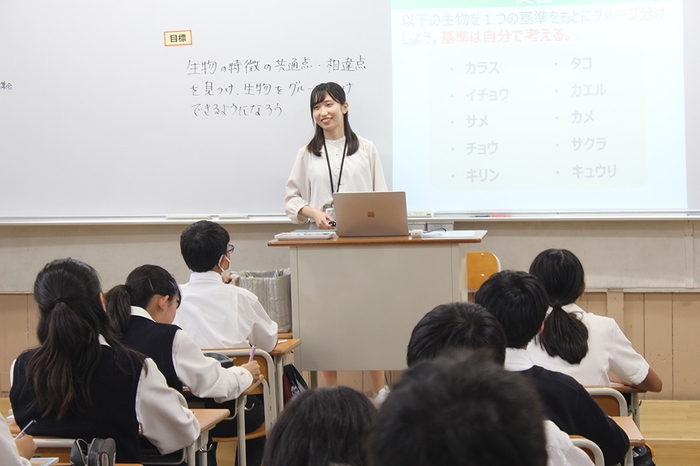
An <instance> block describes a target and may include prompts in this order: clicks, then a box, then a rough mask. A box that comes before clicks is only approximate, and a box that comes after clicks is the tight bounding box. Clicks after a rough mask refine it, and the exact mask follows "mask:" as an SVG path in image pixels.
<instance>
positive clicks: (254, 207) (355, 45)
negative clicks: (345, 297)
mask: <svg viewBox="0 0 700 466" xmlns="http://www.w3.org/2000/svg"><path fill="white" fill-rule="evenodd" d="M388 23H389V9H388V3H387V2H377V1H374V0H360V1H357V0H352V1H348V0H341V1H333V2H327V1H318V0H301V1H292V2H289V1H279V0H263V1H254V2H253V1H231V0H225V1H222V0H211V1H209V0H208V1H206V2H199V1H193V0H147V1H142V0H138V1H137V0H105V1H99V2H93V1H87V0H70V1H68V0H58V1H56V0H38V1H31V2H27V1H24V0H5V1H3V4H2V14H0V44H2V46H0V82H2V83H3V89H2V90H1V91H0V154H2V160H3V163H2V170H0V218H4V219H12V218H47V219H48V218H61V217H63V218H69V219H71V218H72V219H78V218H84V217H98V218H117V219H119V218H125V219H127V218H128V219H134V218H138V217H148V218H173V217H177V216H198V215H200V214H201V215H207V216H209V215H214V216H218V215H223V216H225V215H230V216H233V217H236V216H237V215H241V214H282V213H283V212H284V196H285V192H284V187H285V183H286V181H287V177H288V176H289V172H290V171H291V168H292V164H293V162H294V158H295V156H296V154H297V151H298V150H299V148H300V147H302V146H303V145H305V144H306V143H307V142H308V141H309V139H310V138H311V136H312V135H313V122H312V119H311V115H310V110H309V93H310V91H311V89H312V88H313V87H314V86H315V85H316V84H318V83H320V82H327V81H335V82H338V83H339V84H341V85H342V86H344V88H345V90H346V93H347V97H348V102H349V104H350V107H349V118H350V121H351V123H352V124H353V129H354V130H355V131H356V132H357V133H358V134H360V135H362V136H364V137H366V138H367V139H369V140H371V141H373V142H374V143H375V145H376V146H377V148H378V150H379V152H380V156H381V158H382V160H383V161H384V164H385V165H386V166H387V168H388V169H390V168H391V130H390V128H391V111H390V107H391V97H390V96H391V87H390V86H391V84H390V80H391V69H390V61H391V55H390V41H389V30H388V29H387V28H386V25H387V24H388ZM169 31H170V32H172V33H177V34H182V33H183V31H189V33H190V34H191V45H175V46H170V45H169V46H166V45H165V39H166V38H167V37H168V35H169V34H170V33H169ZM173 31H174V32H173ZM8 85H9V86H10V89H8V88H7V86H8Z"/></svg>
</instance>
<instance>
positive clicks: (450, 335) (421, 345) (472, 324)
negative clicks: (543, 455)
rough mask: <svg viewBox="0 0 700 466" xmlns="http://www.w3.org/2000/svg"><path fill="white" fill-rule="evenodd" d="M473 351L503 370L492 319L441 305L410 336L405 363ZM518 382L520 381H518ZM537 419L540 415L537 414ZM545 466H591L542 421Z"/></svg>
mask: <svg viewBox="0 0 700 466" xmlns="http://www.w3.org/2000/svg"><path fill="white" fill-rule="evenodd" d="M454 349H473V350H478V351H481V352H483V353H484V354H486V355H488V359H489V360H491V361H493V362H495V363H496V364H498V365H499V366H503V363H504V361H505V358H506V336H505V334H504V333H503V329H502V328H501V325H500V324H499V323H498V321H497V320H496V318H495V317H494V316H493V315H492V314H491V313H489V312H488V311H487V310H486V309H484V308H483V307H481V306H479V305H478V304H472V303H465V302H456V303H449V304H442V305H440V306H437V307H436V308H435V309H433V310H432V311H430V312H428V313H427V314H426V315H425V316H424V317H423V318H422V319H421V320H420V321H419V322H418V324H416V326H415V327H414V328H413V332H412V333H411V339H410V340H409V342H408V349H407V351H406V362H407V364H408V366H409V367H413V366H414V365H415V364H416V363H418V362H420V361H425V360H430V359H434V358H436V357H438V356H440V355H441V354H443V353H444V352H446V351H449V350H454ZM518 381H519V382H522V380H520V379H518ZM540 416H541V414H540ZM544 432H545V439H546V444H547V456H548V460H547V464H548V465H549V466H591V460H590V459H589V458H588V456H587V455H586V454H585V453H584V452H583V450H581V449H579V448H577V447H576V446H575V445H574V444H573V443H572V442H571V439H570V438H569V436H568V435H567V434H565V433H564V432H562V431H561V430H560V429H559V428H558V427H557V426H556V424H554V423H553V422H552V421H549V420H545V421H544Z"/></svg>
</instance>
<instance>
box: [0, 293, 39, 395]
mask: <svg viewBox="0 0 700 466" xmlns="http://www.w3.org/2000/svg"><path fill="white" fill-rule="evenodd" d="M28 299H29V298H28V296H27V295H24V294H19V295H16V294H0V313H1V314H0V315H1V316H2V328H1V329H0V351H1V352H2V354H0V364H2V367H0V392H1V393H2V394H3V395H2V396H7V393H8V392H9V391H10V366H11V365H12V361H14V359H15V358H16V357H17V356H18V355H19V354H20V353H21V352H22V351H23V350H24V349H26V348H28V347H29V345H30V336H29V322H28V317H27V301H28ZM32 301H33V300H32ZM34 328H36V327H34ZM35 339H36V338H34V339H32V342H33V341H34V340H35Z"/></svg>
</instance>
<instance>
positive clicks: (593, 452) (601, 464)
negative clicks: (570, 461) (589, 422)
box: [571, 435, 605, 466]
mask: <svg viewBox="0 0 700 466" xmlns="http://www.w3.org/2000/svg"><path fill="white" fill-rule="evenodd" d="M571 443H573V444H574V446H576V447H578V448H580V449H581V450H583V451H584V452H585V453H586V454H587V455H588V457H589V458H590V459H591V461H593V463H594V464H595V466H605V457H604V456H603V451H602V450H601V449H600V447H599V446H598V445H596V444H595V442H593V441H591V440H588V439H587V438H585V437H579V436H577V435H572V436H571Z"/></svg>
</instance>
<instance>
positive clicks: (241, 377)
mask: <svg viewBox="0 0 700 466" xmlns="http://www.w3.org/2000/svg"><path fill="white" fill-rule="evenodd" d="M105 300H106V304H107V314H109V316H110V319H112V322H113V323H114V326H115V328H116V329H117V330H118V331H119V332H120V333H121V336H122V341H123V342H124V344H126V345H127V346H128V347H130V348H133V349H135V350H136V351H139V352H140V353H142V354H144V355H146V356H147V357H150V358H152V359H153V360H154V361H155V362H156V364H157V365H158V368H159V369H160V371H161V372H162V373H163V375H165V378H166V380H167V381H168V385H170V386H171V387H173V388H175V389H177V390H178V391H182V386H183V384H184V385H185V386H187V387H188V388H189V389H190V392H191V393H192V394H193V395H194V396H197V397H200V398H214V399H215V400H216V401H218V402H224V401H229V400H234V399H236V398H238V397H239V396H240V395H241V393H243V391H244V390H245V389H247V388H248V387H249V386H250V385H251V384H252V383H253V382H254V381H255V380H256V379H257V378H259V377H260V366H259V365H258V363H257V362H256V361H252V362H249V363H246V364H243V365H242V366H233V367H230V368H228V369H224V368H223V367H221V364H220V363H219V362H218V361H216V360H215V359H213V358H208V357H206V356H204V354H203V353H202V350H201V349H200V347H199V346H197V344H195V342H193V341H192V339H191V338H190V337H189V336H188V335H187V333H185V332H184V331H182V330H181V329H180V328H179V327H177V326H176V325H171V324H172V322H173V320H174V319H175V315H176V313H177V308H178V306H179V304H180V300H181V296H180V289H179V287H178V286H177V282H176V281H175V278H173V276H172V275H171V274H170V273H169V272H168V271H167V270H165V269H164V268H162V267H159V266H157V265H142V266H140V267H137V268H135V269H134V270H133V271H132V272H131V273H130V274H129V276H128V277H126V283H125V284H124V285H117V286H115V287H114V288H112V289H111V290H109V291H108V292H107V294H106V295H105Z"/></svg>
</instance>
